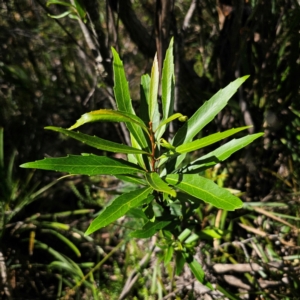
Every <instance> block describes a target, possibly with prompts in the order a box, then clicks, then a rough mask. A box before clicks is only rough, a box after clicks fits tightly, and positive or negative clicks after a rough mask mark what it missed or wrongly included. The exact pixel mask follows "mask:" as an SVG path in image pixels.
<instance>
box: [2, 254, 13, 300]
mask: <svg viewBox="0 0 300 300" xmlns="http://www.w3.org/2000/svg"><path fill="white" fill-rule="evenodd" d="M0 274H1V280H2V285H3V290H4V293H5V295H6V296H7V298H8V299H12V298H11V294H10V291H9V286H8V284H7V271H6V265H5V260H4V256H3V254H2V251H0Z"/></svg>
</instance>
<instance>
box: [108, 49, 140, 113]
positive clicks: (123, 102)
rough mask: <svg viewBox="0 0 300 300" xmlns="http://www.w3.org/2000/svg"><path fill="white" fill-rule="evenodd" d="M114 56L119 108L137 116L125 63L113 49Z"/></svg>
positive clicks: (115, 86)
mask: <svg viewBox="0 0 300 300" xmlns="http://www.w3.org/2000/svg"><path fill="white" fill-rule="evenodd" d="M111 50H112V54H113V70H114V81H115V84H114V93H115V98H116V102H117V107H118V109H119V110H121V111H126V112H129V113H131V114H135V112H134V109H133V107H132V102H131V97H130V93H129V87H128V82H127V80H126V75H125V71H124V66H123V62H122V61H121V59H120V56H119V54H118V53H117V51H116V50H115V49H114V48H112V49H111Z"/></svg>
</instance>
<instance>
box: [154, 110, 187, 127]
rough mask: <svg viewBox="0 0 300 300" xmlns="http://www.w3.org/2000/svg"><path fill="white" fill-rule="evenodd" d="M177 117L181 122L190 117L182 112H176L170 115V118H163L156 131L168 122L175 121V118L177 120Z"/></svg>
mask: <svg viewBox="0 0 300 300" xmlns="http://www.w3.org/2000/svg"><path fill="white" fill-rule="evenodd" d="M176 119H178V120H179V121H180V122H186V121H187V120H188V117H187V116H184V115H183V114H181V113H176V114H174V115H172V116H170V117H169V118H167V119H165V120H163V121H162V122H161V123H160V124H159V126H158V127H157V128H156V130H155V131H159V130H160V128H161V127H163V126H165V125H166V124H168V123H170V122H172V121H174V120H176Z"/></svg>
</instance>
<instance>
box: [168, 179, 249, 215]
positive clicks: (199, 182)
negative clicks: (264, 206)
mask: <svg viewBox="0 0 300 300" xmlns="http://www.w3.org/2000/svg"><path fill="white" fill-rule="evenodd" d="M166 181H167V182H168V183H169V184H172V185H174V186H176V187H177V188H178V189H180V190H181V191H183V192H186V193H187V194H190V195H192V196H194V197H196V198H198V199H201V200H203V201H204V202H207V203H209V204H212V205H214V206H215V207H217V208H220V209H225V210H235V209H237V208H241V207H242V206H243V202H242V201H241V200H240V199H239V198H238V197H236V196H234V195H232V194H231V193H230V192H229V191H228V190H226V189H224V188H220V187H219V186H218V185H217V184H215V183H214V182H213V181H211V180H209V179H206V178H204V177H201V176H199V175H194V174H193V175H189V174H183V175H182V174H170V175H167V176H166Z"/></svg>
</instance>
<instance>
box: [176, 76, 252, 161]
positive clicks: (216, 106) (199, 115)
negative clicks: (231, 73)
mask: <svg viewBox="0 0 300 300" xmlns="http://www.w3.org/2000/svg"><path fill="white" fill-rule="evenodd" d="M248 77H249V76H244V77H241V78H238V79H236V80H235V81H233V82H231V83H230V84H229V85H227V86H226V87H225V88H224V89H221V90H220V91H219V92H218V93H216V94H215V95H214V96H213V97H212V98H211V99H209V100H208V101H206V102H205V103H204V104H203V105H202V106H201V107H200V108H199V109H198V110H197V111H196V112H195V113H194V114H193V115H192V116H191V117H190V118H189V120H188V121H187V122H185V123H184V125H183V126H182V127H181V128H180V129H179V130H178V131H177V133H176V134H175V136H174V138H173V142H172V144H173V146H180V145H182V144H184V143H186V142H191V141H192V139H193V138H194V137H195V136H196V135H197V134H198V133H199V132H200V131H201V130H202V129H203V128H204V127H205V126H206V125H207V124H208V123H209V122H210V121H212V120H213V118H214V117H215V116H216V115H217V114H218V113H219V112H220V111H221V110H222V109H223V108H224V107H225V106H226V105H227V103H228V101H229V100H230V98H231V97H232V96H233V95H234V94H235V93H236V91H237V89H238V88H239V87H240V86H241V84H242V83H243V82H244V81H245V80H246V79H247V78H248ZM184 157H185V154H182V155H180V156H179V157H178V158H177V159H176V163H174V162H173V164H175V167H178V166H179V164H180V163H181V162H182V161H183V159H184Z"/></svg>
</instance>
